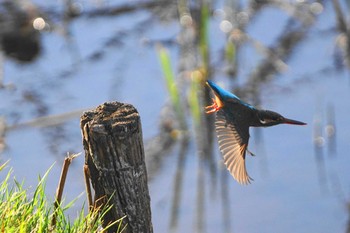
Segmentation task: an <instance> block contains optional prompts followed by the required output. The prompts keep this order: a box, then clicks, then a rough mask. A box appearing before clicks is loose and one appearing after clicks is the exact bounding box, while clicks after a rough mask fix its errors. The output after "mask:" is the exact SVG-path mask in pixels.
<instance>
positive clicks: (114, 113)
mask: <svg viewBox="0 0 350 233" xmlns="http://www.w3.org/2000/svg"><path fill="white" fill-rule="evenodd" d="M80 125H81V130H82V137H83V146H84V150H85V164H86V165H87V166H88V169H89V173H90V178H91V183H92V186H93V188H94V190H95V198H94V203H95V205H100V204H105V203H106V201H107V200H110V201H109V204H112V205H113V208H112V209H111V210H110V211H109V212H108V214H107V215H106V216H105V219H104V221H105V224H107V223H109V222H112V221H115V220H117V219H120V218H122V217H124V216H126V218H125V219H124V220H123V225H125V224H127V227H126V230H125V231H123V232H126V233H128V232H132V233H136V232H143V233H147V232H153V227H152V222H151V208H150V196H149V191H148V185H147V170H146V165H145V158H144V149H143V142H142V130H141V121H140V117H139V114H138V112H137V110H136V109H135V108H134V107H133V106H132V105H129V104H123V103H118V102H110V103H104V104H102V105H100V106H98V107H97V108H96V109H95V110H93V111H89V112H85V113H84V114H83V115H82V116H81V121H80ZM115 230H116V228H112V229H110V230H109V231H108V232H115Z"/></svg>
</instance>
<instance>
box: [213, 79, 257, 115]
mask: <svg viewBox="0 0 350 233" xmlns="http://www.w3.org/2000/svg"><path fill="white" fill-rule="evenodd" d="M207 83H208V85H209V86H210V87H211V89H213V90H214V92H215V93H216V94H217V95H218V97H219V98H220V99H221V101H223V102H225V101H227V100H229V99H236V100H238V101H239V102H240V103H241V104H243V105H244V106H246V107H248V108H251V109H255V108H254V107H253V106H252V105H250V104H247V103H245V102H244V101H242V100H241V99H240V98H238V96H236V95H235V94H233V93H231V92H229V91H226V90H224V89H223V88H221V87H220V86H219V85H217V84H216V83H214V82H212V81H210V80H207Z"/></svg>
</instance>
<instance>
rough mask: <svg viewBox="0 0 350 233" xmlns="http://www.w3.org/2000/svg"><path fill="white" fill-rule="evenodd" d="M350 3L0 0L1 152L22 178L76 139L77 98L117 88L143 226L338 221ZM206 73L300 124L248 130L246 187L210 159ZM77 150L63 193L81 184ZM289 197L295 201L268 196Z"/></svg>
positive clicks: (263, 227)
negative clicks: (143, 200)
mask: <svg viewBox="0 0 350 233" xmlns="http://www.w3.org/2000/svg"><path fill="white" fill-rule="evenodd" d="M349 9H350V5H349V2H348V1H340V0H332V1H304V0H297V1H284V0H265V1H258V0H251V1H240V0H221V1H220V0H218V1H205V0H202V1H196V0H194V1H187V0H179V1H104V0H84V1H82V0H81V1H75V0H62V1H56V0H49V1H40V0H35V1H34V0H33V1H29V0H16V1H1V2H0V12H1V14H0V25H1V26H0V28H1V29H0V43H1V45H0V48H1V59H0V88H1V89H0V151H1V154H0V160H1V161H6V160H7V159H11V162H10V165H11V166H13V167H14V170H15V174H16V175H17V176H19V177H22V178H25V179H27V180H29V183H30V182H31V180H35V179H36V176H37V173H40V172H42V173H43V172H45V170H46V169H47V168H48V167H49V166H50V165H51V164H52V163H53V162H55V161H62V160H63V159H64V155H65V154H66V152H67V151H70V152H79V151H82V146H81V136H80V129H79V116H80V115H81V114H82V112H83V111H84V110H86V109H91V108H94V107H95V106H96V105H98V104H100V103H102V102H105V101H121V102H128V103H131V104H133V105H135V106H136V108H137V109H138V110H139V112H140V115H141V119H142V124H143V133H144V138H145V151H146V160H147V167H148V173H149V178H150V179H149V180H150V188H151V199H152V205H153V206H152V211H153V222H154V225H155V226H154V227H155V232H167V231H172V232H184V231H188V229H191V230H190V231H194V232H211V231H213V230H215V232H242V231H243V232H281V231H282V232H286V231H288V230H290V229H291V226H296V227H298V229H297V230H296V231H297V232H321V231H323V230H324V231H325V232H329V231H331V232H345V231H346V232H350V220H349V219H350V218H349V209H350V208H348V206H349V195H348V192H349V189H348V187H349V181H350V180H349V176H348V175H346V174H347V173H346V171H347V169H349V166H348V164H349V158H347V157H346V156H345V154H344V152H347V151H348V145H349V134H348V133H347V132H350V129H349V125H348V124H346V122H347V121H346V119H347V118H346V114H349V109H350V106H349V101H348V97H349V93H348V92H349V87H348V85H349V74H348V72H349V67H350V18H349V16H348V14H347V13H348V12H349ZM207 79H212V80H215V81H216V82H218V83H220V85H222V86H224V87H225V88H226V89H228V90H231V91H232V92H234V93H235V94H236V95H238V96H239V97H241V98H242V99H244V100H245V101H247V102H249V103H251V104H253V105H256V106H258V107H260V106H263V107H264V108H277V109H272V110H276V111H277V112H280V113H281V114H282V115H286V116H288V117H291V118H295V119H299V120H302V121H304V120H305V121H307V122H308V124H309V126H308V127H307V128H305V129H295V130H294V129H290V128H281V129H280V130H279V129H276V130H278V131H267V133H265V132H264V129H263V130H261V129H254V130H252V131H251V134H252V137H253V139H254V141H253V142H252V143H251V144H252V146H251V147H252V150H253V151H254V152H255V154H257V157H258V158H253V159H251V158H249V160H252V161H248V162H249V163H250V162H252V163H254V160H255V163H256V164H258V165H253V164H248V170H255V171H257V172H255V174H254V173H253V174H254V176H253V177H256V180H257V181H255V182H253V185H252V186H253V187H249V188H248V187H247V188H246V187H238V186H237V184H236V183H235V181H234V180H233V179H232V178H231V177H230V176H229V174H228V172H227V171H226V169H225V168H224V166H223V165H222V164H221V163H220V154H219V152H218V148H217V144H216V139H215V134H214V128H213V126H214V122H213V121H214V119H213V116H212V115H206V114H204V107H205V106H207V105H208V104H210V102H211V96H210V93H209V90H208V89H207V88H206V87H205V85H204V83H205V80H207ZM342 88H345V91H344V90H343V89H342ZM344 93H345V94H344ZM280 110H283V111H284V112H283V111H280ZM337 122H340V123H345V124H342V127H341V129H340V127H339V126H338V124H337ZM336 125H337V127H336ZM339 129H340V130H339ZM338 130H339V132H338ZM267 154H269V156H268V155H267ZM271 154H272V155H271ZM282 154H286V156H285V157H284V156H282ZM327 154H328V155H329V156H326V155H327ZM270 155H271V156H270ZM274 155H276V157H275V156H274ZM278 156H279V158H280V159H279V160H277V159H278ZM269 157H273V159H271V160H274V161H276V162H273V161H271V160H270V158H269ZM81 163H82V161H80V164H77V165H76V167H75V168H73V170H72V174H73V175H72V177H71V186H70V187H68V190H69V191H68V193H70V194H67V195H68V198H69V195H72V196H74V195H76V196H77V194H79V193H80V192H82V190H83V179H82V171H81V170H82V169H81ZM59 164H60V163H59ZM28 167H31V168H32V169H30V170H31V171H28V169H27V168H28ZM287 167H289V168H290V169H291V170H288V168H287ZM293 169H294V170H293ZM297 169H299V170H298V171H297ZM57 170H59V168H58V169H57ZM259 171H260V173H259ZM276 171H277V172H276ZM279 171H280V173H278V172H279ZM311 173H312V175H310V174H311ZM74 174H75V175H74ZM258 174H260V175H258ZM344 174H345V175H344ZM52 175H53V176H55V168H53V174H52ZM3 176H4V175H3ZM277 177H280V178H281V180H276V179H277ZM308 177H309V178H308ZM49 183H50V182H49ZM259 183H260V184H259ZM54 185H55V184H53V185H52V187H51V188H52V190H53V187H54ZM315 186H316V187H315ZM288 187H293V188H294V189H297V190H299V191H297V192H295V195H293V194H290V192H292V191H291V190H289V189H288ZM48 189H50V184H48ZM294 191H295V190H294ZM309 195H311V197H310V196H309ZM72 196H71V197H72ZM258 196H259V197H258ZM248 197H249V198H248ZM289 201H290V202H291V203H294V204H291V205H294V206H295V208H294V207H293V208H286V207H285V208H282V207H281V206H283V205H286V204H288V203H287V202H289ZM237 202H238V203H237ZM262 203H264V204H262ZM315 203H316V204H315ZM317 203H320V204H319V205H318V204H317ZM337 203H340V204H337ZM306 209H307V210H306ZM320 210H321V211H320ZM301 212H303V213H304V214H305V215H306V216H307V217H306V218H302V217H300V218H299V217H295V214H296V213H298V214H299V213H301ZM253 213H254V214H253ZM262 213H266V216H263V215H264V214H262ZM72 214H74V213H72ZM255 214H256V215H255ZM163 216H166V219H167V220H166V221H162V220H161V219H162V218H163ZM255 216H257V217H256V218H255ZM277 216H279V217H277ZM330 216H333V217H330ZM260 217H261V218H262V219H263V220H259V221H256V219H258V218H260ZM282 218H283V219H290V220H289V221H287V220H282ZM322 218H325V219H328V220H327V221H326V222H325V223H321V222H322V221H319V219H322ZM252 222H254V223H252ZM329 222H332V224H328V223H329Z"/></svg>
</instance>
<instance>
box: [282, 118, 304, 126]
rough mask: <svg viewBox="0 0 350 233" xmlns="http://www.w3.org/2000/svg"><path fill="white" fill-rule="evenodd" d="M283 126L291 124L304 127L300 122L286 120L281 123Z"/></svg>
mask: <svg viewBox="0 0 350 233" xmlns="http://www.w3.org/2000/svg"><path fill="white" fill-rule="evenodd" d="M282 123H283V124H291V125H306V123H304V122H301V121H296V120H292V119H288V118H284V119H283V121H282Z"/></svg>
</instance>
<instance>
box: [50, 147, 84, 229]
mask: <svg viewBox="0 0 350 233" xmlns="http://www.w3.org/2000/svg"><path fill="white" fill-rule="evenodd" d="M80 154H81V153H77V154H72V155H69V154H68V156H67V157H66V158H65V159H64V162H63V166H62V172H61V176H60V180H59V182H58V187H57V191H56V200H55V207H54V212H53V216H52V220H51V227H52V228H54V227H55V225H56V217H57V209H58V208H59V206H60V204H61V200H62V194H63V189H64V185H65V183H66V178H67V174H68V168H69V165H70V164H71V163H72V161H73V159H75V158H76V157H78V156H79V155H80Z"/></svg>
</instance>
